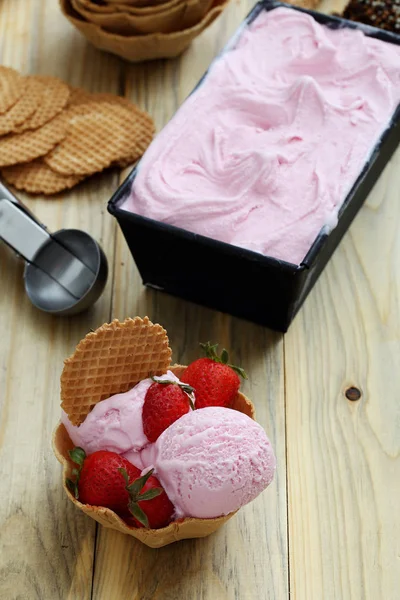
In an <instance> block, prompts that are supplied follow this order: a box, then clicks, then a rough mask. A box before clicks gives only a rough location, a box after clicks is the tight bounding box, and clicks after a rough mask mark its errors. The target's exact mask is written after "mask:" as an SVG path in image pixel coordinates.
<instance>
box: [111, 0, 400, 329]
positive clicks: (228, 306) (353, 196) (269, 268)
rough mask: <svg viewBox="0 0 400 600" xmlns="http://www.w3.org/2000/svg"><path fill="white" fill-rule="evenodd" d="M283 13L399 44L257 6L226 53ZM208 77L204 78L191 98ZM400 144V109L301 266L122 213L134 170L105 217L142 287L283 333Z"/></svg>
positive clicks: (336, 24)
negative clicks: (245, 32)
mask: <svg viewBox="0 0 400 600" xmlns="http://www.w3.org/2000/svg"><path fill="white" fill-rule="evenodd" d="M278 6H286V7H287V8H290V9H292V10H298V11H300V12H304V13H307V14H309V15H311V16H312V17H313V18H314V19H315V20H316V21H317V22H318V23H321V24H324V25H326V26H328V27H331V28H333V29H337V28H341V27H349V28H351V29H359V30H361V31H363V32H364V33H365V34H366V35H368V36H370V37H374V38H378V39H380V40H383V41H386V42H390V43H393V44H397V45H399V44H400V36H398V35H395V34H392V33H390V32H387V31H383V30H380V29H376V28H374V27H369V26H367V25H363V24H359V23H355V22H353V21H346V20H344V19H340V18H338V17H333V16H328V15H323V14H320V13H317V12H315V11H311V10H306V9H302V8H296V7H293V6H290V5H287V4H282V3H280V2H276V1H274V0H264V1H263V2H259V3H258V4H256V5H255V7H254V8H253V10H252V11H251V12H250V14H249V15H248V16H247V18H246V19H245V21H244V23H242V24H241V26H240V27H239V29H238V30H237V32H236V34H235V35H234V36H233V37H232V39H231V41H230V42H229V43H228V44H227V46H226V47H225V49H224V50H223V51H222V52H225V51H226V50H228V49H229V48H230V47H231V46H232V45H234V44H235V41H236V39H237V36H238V35H240V31H241V30H242V28H243V27H244V26H245V25H246V23H247V24H248V23H251V22H252V21H253V20H254V19H255V18H256V17H257V15H258V14H259V13H260V12H261V11H263V10H267V11H268V10H272V9H274V8H277V7H278ZM206 76H207V72H206V73H205V74H204V76H203V77H202V79H201V80H200V81H199V83H198V84H197V86H196V87H195V89H194V90H193V92H194V91H195V90H196V89H197V87H198V86H199V85H200V84H201V82H202V81H203V79H204V77H206ZM193 92H192V93H193ZM399 142H400V105H399V106H398V107H397V110H396V111H395V113H394V115H393V117H392V120H391V123H390V125H389V127H388V128H387V129H386V130H385V132H384V133H383V135H382V137H381V139H380V140H379V142H378V143H377V145H376V146H375V148H374V150H373V152H372V153H371V157H370V159H369V161H368V162H367V163H366V165H365V166H364V168H363V170H362V172H361V173H360V175H359V177H358V178H357V180H356V182H355V183H354V185H353V187H352V189H351V190H350V192H349V194H348V196H347V197H346V199H345V201H344V203H343V205H342V207H341V209H340V211H339V220H338V224H337V226H336V227H335V229H333V230H332V231H331V232H330V233H329V234H326V233H324V232H321V233H320V234H319V235H318V236H317V238H316V240H315V242H314V243H313V245H312V247H311V248H310V250H309V252H308V253H307V255H306V257H305V258H304V260H303V261H302V263H301V264H300V265H294V264H290V263H287V262H285V261H281V260H277V259H275V258H271V257H267V256H262V255H261V254H258V253H256V252H252V251H250V250H244V249H242V248H238V247H236V246H232V245H230V244H226V243H224V242H220V241H216V240H212V239H210V238H207V237H205V236H202V235H198V234H196V233H192V232H189V231H186V230H184V229H180V228H179V227H174V226H172V225H166V224H163V223H161V222H159V221H155V220H153V219H148V218H146V217H142V216H139V215H136V214H134V213H131V212H128V211H125V210H123V209H121V208H120V207H121V204H122V203H123V202H124V200H125V199H126V197H127V196H128V195H129V193H130V190H131V187H132V185H133V183H134V180H135V177H136V172H137V171H136V167H135V168H134V169H133V171H132V172H131V173H130V175H129V176H128V178H127V179H126V180H125V181H124V183H123V184H122V185H121V186H120V187H119V189H118V190H117V191H116V193H115V194H114V195H113V197H112V198H111V200H110V201H109V203H108V211H109V212H110V213H111V214H112V215H114V216H115V217H116V219H117V221H118V223H119V225H120V227H121V229H122V232H123V234H124V236H125V239H126V241H127V243H128V246H129V248H130V251H131V253H132V256H133V258H134V260H135V262H136V264H137V267H138V269H139V272H140V274H141V277H142V280H143V283H144V285H147V286H149V287H152V288H155V289H158V290H163V291H165V292H168V293H169V294H173V295H176V296H180V297H181V298H185V299H186V300H190V301H192V302H196V303H198V304H202V305H204V306H208V307H211V308H214V309H216V310H220V311H222V312H226V313H229V314H231V315H234V316H237V317H241V318H243V319H247V320H250V321H253V322H255V323H259V324H261V325H265V326H267V327H270V328H271V329H275V330H277V331H282V332H285V331H287V329H288V327H289V325H290V323H291V322H292V320H293V318H294V316H295V315H296V313H297V311H298V310H299V308H300V307H301V305H302V304H303V302H304V300H305V298H306V297H307V295H308V293H309V292H310V290H311V288H312V287H313V285H314V283H315V282H316V280H317V279H318V277H319V275H320V273H321V272H322V270H323V268H324V267H325V265H326V264H327V262H328V260H329V258H330V257H331V255H332V254H333V252H334V250H335V249H336V247H337V246H338V244H339V242H340V240H341V239H342V237H343V235H344V234H345V232H346V231H347V229H348V227H349V226H350V224H351V222H352V220H353V218H354V217H355V215H356V214H357V212H358V210H359V209H360V207H361V206H362V204H363V202H364V200H365V199H366V197H367V196H368V194H369V192H370V191H371V189H372V187H373V185H374V184H375V182H376V181H377V179H378V178H379V176H380V174H381V173H382V170H383V169H384V167H385V165H386V164H387V162H388V161H389V160H390V158H391V156H392V154H393V152H394V151H395V149H396V147H397V145H398V144H399ZM383 260H384V257H382V261H383Z"/></svg>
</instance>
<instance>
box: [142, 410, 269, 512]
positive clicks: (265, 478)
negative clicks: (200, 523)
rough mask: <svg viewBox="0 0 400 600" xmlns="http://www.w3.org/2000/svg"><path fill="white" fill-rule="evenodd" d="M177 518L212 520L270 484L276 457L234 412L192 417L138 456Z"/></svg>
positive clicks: (252, 425)
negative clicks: (167, 498)
mask: <svg viewBox="0 0 400 600" xmlns="http://www.w3.org/2000/svg"><path fill="white" fill-rule="evenodd" d="M142 460H143V464H144V465H145V466H146V467H149V466H154V467H155V471H156V474H157V477H158V478H159V480H160V482H161V485H162V486H163V487H164V489H165V491H166V492H167V495H168V497H169V499H170V500H171V502H172V503H173V504H174V506H175V511H176V513H175V514H176V517H177V518H180V517H198V518H212V517H218V516H221V515H227V514H228V513H230V512H232V511H234V510H237V509H238V508H240V507H241V506H243V505H245V504H247V503H248V502H250V501H251V500H254V498H255V497H256V496H258V494H260V492H262V491H263V490H264V489H265V488H266V487H267V486H268V485H269V484H270V483H271V481H272V479H273V477H274V472H275V466H276V461H275V455H274V451H273V449H272V446H271V443H270V441H269V440H268V437H267V435H266V433H265V431H264V429H263V428H262V427H261V426H260V425H259V424H258V423H256V422H255V421H253V420H252V419H250V417H248V416H247V415H244V414H242V413H240V412H238V411H236V410H231V409H229V408H220V407H209V408H202V409H199V410H195V411H190V412H189V413H187V414H186V415H183V416H182V417H181V418H180V419H178V420H177V421H175V423H173V424H172V425H170V427H168V429H166V430H165V431H164V432H163V433H162V434H161V435H160V437H159V438H158V440H157V441H156V442H155V443H154V444H152V445H150V446H148V447H147V448H145V449H144V450H143V452H142Z"/></svg>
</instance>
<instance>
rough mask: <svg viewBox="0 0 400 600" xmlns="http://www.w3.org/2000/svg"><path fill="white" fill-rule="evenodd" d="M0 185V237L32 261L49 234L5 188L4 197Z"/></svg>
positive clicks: (2, 188)
mask: <svg viewBox="0 0 400 600" xmlns="http://www.w3.org/2000/svg"><path fill="white" fill-rule="evenodd" d="M0 187H1V189H0V239H2V240H3V241H4V242H5V243H6V244H8V245H9V246H10V247H11V248H13V250H15V251H16V252H17V253H18V254H19V255H20V256H22V258H24V259H25V260H27V261H28V262H32V260H33V257H34V256H35V254H36V253H37V252H38V250H39V248H41V246H43V244H44V243H46V242H47V241H48V240H49V238H50V235H49V234H48V233H47V231H46V230H45V229H44V228H43V227H42V226H41V225H40V223H39V222H38V221H37V220H36V218H35V217H34V216H33V215H32V214H31V213H30V211H28V210H27V209H25V207H23V206H22V205H21V203H20V202H19V201H18V200H17V199H16V198H14V197H13V196H12V194H11V192H9V190H7V188H5V189H6V191H7V195H6V197H4V186H3V185H1V186H0ZM11 198H13V199H11Z"/></svg>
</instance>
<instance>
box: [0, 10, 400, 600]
mask: <svg viewBox="0 0 400 600" xmlns="http://www.w3.org/2000/svg"><path fill="white" fill-rule="evenodd" d="M251 5H252V1H251V0H248V1H246V0H241V1H239V0H232V2H231V5H230V6H229V7H228V8H227V10H226V12H225V13H224V14H223V16H222V17H221V18H220V19H218V20H217V21H216V22H215V23H214V24H213V26H212V27H211V28H210V29H209V30H207V31H206V32H205V33H204V34H203V35H202V36H201V37H200V38H199V39H198V40H196V42H195V43H193V45H192V46H191V48H190V49H189V50H188V51H187V52H186V53H185V54H184V55H183V56H182V57H181V59H179V60H171V61H159V62H156V63H153V64H144V65H130V64H128V63H124V62H123V61H120V60H119V59H118V58H116V57H113V56H111V55H107V54H104V53H101V52H99V51H97V50H95V49H94V48H92V47H91V46H90V45H88V44H87V43H86V41H85V40H84V38H83V37H82V36H81V35H80V34H79V33H78V32H76V31H75V30H74V29H73V28H72V27H71V26H70V24H69V23H68V22H67V21H66V20H65V19H64V18H63V17H62V15H61V13H60V12H59V9H58V3H57V2H56V1H55V0H40V1H39V0H0V63H2V64H5V65H10V66H13V67H16V68H17V69H19V70H21V71H22V72H23V73H40V74H52V75H57V76H60V77H62V78H64V79H65V80H66V81H68V82H69V83H71V84H73V85H81V86H84V87H86V88H87V89H89V90H92V91H109V92H115V93H118V94H122V95H125V96H127V97H129V98H132V99H133V100H134V101H136V102H137V103H138V104H139V105H140V106H142V107H144V108H146V109H147V110H148V111H149V112H150V113H151V114H152V115H153V116H154V118H155V120H156V124H157V127H158V128H161V127H162V126H163V124H164V123H165V122H166V121H167V120H168V118H169V117H170V116H171V115H172V114H173V113H174V111H175V110H176V108H177V107H178V106H179V104H180V103H181V102H182V100H183V99H184V98H185V96H186V95H187V93H188V92H189V91H190V90H191V88H192V87H193V85H194V84H195V83H196V81H197V80H198V79H199V77H200V75H201V74H202V73H203V71H204V70H205V68H206V67H207V65H208V64H209V62H210V60H211V59H212V58H213V56H214V55H215V54H216V52H217V51H218V49H219V48H221V46H222V45H223V44H224V42H225V41H226V40H227V38H228V37H229V35H230V34H231V33H232V32H233V31H234V29H235V28H236V26H237V25H238V23H239V22H240V21H241V19H242V18H243V17H244V15H245V14H246V13H247V12H248V10H249V8H250V7H251ZM338 6H340V3H339V4H338V5H334V3H333V2H331V3H330V6H327V5H325V6H324V8H325V9H326V8H337V7H338ZM125 174H126V173H125ZM121 177H122V176H121V175H120V174H119V173H118V172H116V171H115V172H107V173H104V174H102V175H100V176H98V177H94V178H92V179H91V180H89V181H87V182H85V183H83V184H82V185H80V186H79V187H78V188H77V189H76V190H73V191H71V192H69V193H66V194H65V195H62V196H60V197H59V198H57V199H45V198H41V197H39V198H27V197H26V196H22V195H21V197H22V198H23V200H25V201H26V202H27V204H28V205H29V207H30V208H32V209H33V211H34V212H35V213H36V215H37V216H38V217H39V218H40V219H41V220H42V221H43V222H45V223H46V224H47V225H48V226H49V228H50V229H51V230H57V229H59V228H61V227H76V228H81V229H84V230H87V231H88V232H89V233H90V234H92V235H93V236H94V237H95V238H96V239H98V240H99V241H100V243H101V244H102V246H103V248H104V250H105V252H106V254H107V256H108V259H109V264H110V276H109V281H108V284H107V287H106V290H105V293H104V295H103V296H102V298H101V300H100V301H99V302H98V303H97V304H96V305H95V307H94V308H93V309H92V310H91V311H90V312H88V313H86V314H83V315H80V316H78V317H74V318H56V317H50V316H47V315H45V314H41V313H40V312H38V311H37V310H35V309H34V308H33V307H32V306H31V305H30V303H29V301H28V300H27V298H26V297H25V295H24V289H23V281H22V270H23V265H22V264H21V262H19V261H18V260H17V259H16V258H15V256H14V255H13V254H12V253H11V252H10V251H9V250H8V248H6V247H5V246H4V245H0V265H1V267H0V268H1V271H0V307H1V309H0V332H1V337H0V411H1V421H0V474H1V477H0V523H1V529H0V561H1V563H0V598H1V599H2V600H14V599H15V600H17V599H18V600H39V599H40V600H58V599H62V600H65V599H68V600H89V599H94V600H178V599H179V600H192V599H193V600H199V599H202V600H234V599H237V600H253V599H260V600H266V599H271V600H286V599H288V598H289V597H290V598H291V599H295V600H349V599H351V600H364V599H368V600H398V599H399V598H400V458H399V453H400V412H399V410H400V408H399V407H400V402H399V400H400V399H399V396H400V379H399V361H400V316H399V309H400V272H399V263H400V237H399V234H398V231H399V228H400V152H397V154H396V155H395V156H394V158H393V159H392V161H391V163H390V164H389V165H388V167H387V168H386V170H385V172H384V174H383V175H382V177H381V178H380V180H379V182H378V183H377V185H376V186H375V188H374V190H373V192H372V193H371V195H370V197H369V198H368V200H367V202H366V204H365V206H364V208H363V209H362V210H361V212H360V213H359V215H358V217H357V218H356V220H355V222H354V223H353V225H352V227H351V229H350V231H349V232H348V233H347V235H346V237H345V239H344V240H343V242H342V243H341V245H340V247H339V249H338V250H337V251H336V253H335V255H334V256H333V258H332V260H331V261H330V263H329V265H328V266H327V268H326V269H325V272H324V273H323V275H322V276H321V278H320V280H319V282H318V283H317V285H316V286H315V288H314V290H313V291H312V293H311V295H310V296H309V298H308V299H307V301H306V303H305V305H304V307H303V308H302V310H301V312H300V313H299V315H298V316H297V318H296V320H295V321H294V323H293V325H292V327H291V329H290V330H289V332H288V333H287V334H286V335H284V336H283V335H281V334H278V333H273V332H271V331H269V330H267V329H265V328H263V327H259V326H256V325H253V324H251V323H247V322H245V321H242V320H239V319H236V318H232V317H230V316H228V315H225V314H221V313H218V312H215V311H212V310H208V309H205V308H202V307H199V306H195V305H194V304H190V303H188V302H185V301H183V300H179V299H177V298H173V297H170V296H168V295H165V294H163V293H160V292H157V291H153V290H148V289H145V288H144V287H143V286H142V284H141V280H140V277H139V275H138V272H137V270H136V267H135V265H134V263H133V260H132V258H131V256H130V254H129V251H128V249H127V246H126V244H125V241H124V239H123V237H122V235H121V233H120V231H119V230H118V228H117V225H116V222H115V221H114V219H113V218H112V217H111V216H110V215H109V214H108V213H107V211H106V202H107V200H108V199H109V198H110V196H111V194H112V193H113V192H114V190H115V189H116V187H117V186H118V183H119V181H120V180H121ZM239 284H240V280H239ZM271 293H273V290H271ZM146 314H147V315H149V317H150V318H151V319H152V320H153V321H156V322H160V323H162V324H163V325H164V326H165V327H166V328H167V330H168V333H169V337H170V341H171V345H172V348H173V353H174V354H173V359H174V360H175V361H177V362H180V363H187V362H188V361H190V360H191V359H193V358H194V357H195V356H196V355H197V352H198V346H197V344H198V341H206V340H208V339H211V340H215V341H218V342H219V343H220V344H221V345H224V346H226V347H227V348H229V349H230V350H231V351H232V354H233V356H234V359H235V362H238V363H240V364H242V366H243V367H244V368H245V369H246V370H247V372H248V373H249V375H250V381H249V382H248V383H246V384H245V385H244V391H245V392H246V393H247V394H248V395H249V396H250V397H251V398H252V399H253V401H254V403H255V405H256V409H257V416H258V420H259V421H260V422H261V424H262V425H263V426H264V427H265V429H266V431H267V432H268V434H269V436H270V438H271V440H272V442H273V445H274V447H275V450H276V455H277V463H278V467H277V475H276V479H275V481H274V483H273V484H272V485H271V486H270V488H269V489H268V490H267V491H266V492H265V493H263V494H262V495H261V496H259V497H258V498H257V499H256V500H255V501H254V502H253V503H251V504H250V505H248V506H246V507H245V508H244V509H242V510H241V511H240V512H239V514H238V515H237V516H236V517H235V518H233V519H232V520H231V521H230V522H229V523H228V524H227V525H226V526H225V527H223V528H222V529H221V530H220V531H219V532H217V533H216V534H214V535H213V536H211V537H209V538H206V539H203V540H194V541H192V540H190V541H184V542H180V543H178V544H173V545H171V546H168V547H165V548H163V549H160V550H152V549H150V548H147V547H146V546H143V545H141V544H140V543H139V542H137V541H136V540H134V539H133V538H130V537H127V536H123V535H121V534H119V533H116V532H113V531H110V530H107V529H104V528H102V527H100V526H96V524H95V522H94V521H92V520H91V519H89V518H88V517H86V516H85V515H84V514H82V513H80V512H79V511H77V510H76V509H75V507H74V506H73V505H72V504H71V503H70V502H69V501H68V500H67V498H66V497H65V495H64V492H63V490H62V488H61V469H60V465H59V464H58V463H57V461H56V460H55V458H54V456H53V454H52V451H51V447H50V438H51V433H52V430H53V428H54V426H55V424H56V423H57V421H58V418H59V415H60V408H59V376H60V372H61V369H62V363H63V359H64V358H66V357H67V356H68V355H69V354H70V353H71V352H72V351H73V349H74V347H75V345H76V344H77V342H78V341H79V340H80V339H81V338H82V337H83V336H84V335H85V334H86V333H87V332H88V331H89V329H90V328H93V329H94V328H96V327H98V326H99V325H100V324H102V323H103V322H105V321H110V320H111V319H112V318H115V317H117V318H119V319H124V318H125V317H128V316H135V315H141V316H144V315H146ZM349 387H355V388H357V389H359V390H360V391H361V398H360V399H359V400H358V401H353V402H351V401H349V400H348V399H347V398H346V395H345V392H346V390H347V388H349Z"/></svg>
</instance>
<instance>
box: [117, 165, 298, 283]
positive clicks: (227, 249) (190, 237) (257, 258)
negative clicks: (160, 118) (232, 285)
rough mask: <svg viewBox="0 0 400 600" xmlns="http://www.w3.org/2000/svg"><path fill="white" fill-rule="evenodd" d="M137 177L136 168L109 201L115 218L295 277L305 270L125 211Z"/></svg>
mask: <svg viewBox="0 0 400 600" xmlns="http://www.w3.org/2000/svg"><path fill="white" fill-rule="evenodd" d="M135 176H136V168H134V169H133V171H132V172H131V173H130V174H129V175H128V177H127V178H126V179H125V181H124V182H123V184H122V186H121V187H120V188H119V189H118V190H117V191H116V192H115V194H114V195H113V196H112V198H111V199H110V200H109V202H108V205H107V210H108V212H109V213H110V214H111V215H113V216H114V217H118V216H123V217H124V219H129V220H131V221H135V222H136V223H142V224H143V225H147V226H150V227H152V228H157V229H158V230H161V231H169V232H171V233H174V235H175V236H177V237H179V238H181V239H185V240H187V241H191V242H194V241H200V242H201V243H202V244H203V245H205V246H208V247H209V248H211V249H214V250H217V251H219V252H223V253H224V254H226V255H235V256H240V257H242V258H246V259H247V260H250V261H252V262H263V263H265V264H269V265H271V266H273V267H275V268H279V269H280V270H285V271H288V272H290V273H292V274H293V275H295V274H297V273H298V272H299V271H303V270H304V268H305V267H303V266H302V265H294V264H291V263H288V262H286V261H284V260H279V259H277V258H273V257H272V256H264V255H263V254H260V253H259V252H253V251H252V250H247V249H246V248H241V247H240V246H234V245H233V244H228V243H226V242H221V241H220V240H214V239H212V238H209V237H207V236H204V235H201V234H199V233H193V232H192V231H189V230H188V229H182V228H181V227H176V226H175V225H170V224H169V223H162V222H161V221H157V220H155V219H150V218H149V217H143V216H141V215H138V214H136V213H133V212H130V211H128V210H124V209H123V208H121V207H120V206H119V204H121V203H122V202H123V201H124V200H125V198H126V194H123V193H122V192H123V191H125V190H126V191H128V190H130V187H131V183H132V181H133V179H134V178H135Z"/></svg>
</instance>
